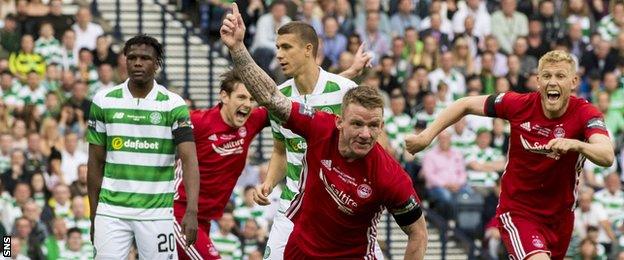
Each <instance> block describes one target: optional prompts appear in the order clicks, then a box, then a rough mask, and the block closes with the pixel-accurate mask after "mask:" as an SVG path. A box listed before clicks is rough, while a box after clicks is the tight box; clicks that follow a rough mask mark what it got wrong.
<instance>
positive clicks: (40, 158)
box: [24, 132, 48, 181]
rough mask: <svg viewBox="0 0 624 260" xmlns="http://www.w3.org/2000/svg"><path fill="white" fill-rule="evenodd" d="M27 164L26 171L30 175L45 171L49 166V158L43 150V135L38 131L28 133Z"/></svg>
mask: <svg viewBox="0 0 624 260" xmlns="http://www.w3.org/2000/svg"><path fill="white" fill-rule="evenodd" d="M25 158H26V164H25V169H24V170H25V173H26V174H27V175H28V176H29V177H28V180H29V181H30V176H32V174H34V173H36V172H45V171H46V168H47V161H48V158H47V157H45V156H44V155H43V153H42V152H41V136H40V135H39V133H37V132H30V133H29V134H28V146H27V147H26V153H25Z"/></svg>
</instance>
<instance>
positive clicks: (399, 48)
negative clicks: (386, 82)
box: [391, 36, 413, 84]
mask: <svg viewBox="0 0 624 260" xmlns="http://www.w3.org/2000/svg"><path fill="white" fill-rule="evenodd" d="M404 50H405V40H403V38H401V37H398V36H397V37H394V39H392V56H391V57H392V59H393V60H394V64H395V65H394V68H392V70H393V72H394V75H395V76H396V78H397V81H398V83H399V84H403V83H404V82H405V79H407V78H409V77H410V76H411V75H410V74H411V72H412V67H413V66H412V64H411V62H409V61H408V60H409V59H408V56H407V55H406V53H405V52H404Z"/></svg>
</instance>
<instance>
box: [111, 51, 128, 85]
mask: <svg viewBox="0 0 624 260" xmlns="http://www.w3.org/2000/svg"><path fill="white" fill-rule="evenodd" d="M113 78H114V80H113V81H114V82H117V83H119V82H124V81H126V79H128V69H127V68H126V56H125V55H124V54H123V53H120V54H119V56H117V68H115V76H114V77H113Z"/></svg>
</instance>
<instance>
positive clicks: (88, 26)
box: [72, 7, 104, 50]
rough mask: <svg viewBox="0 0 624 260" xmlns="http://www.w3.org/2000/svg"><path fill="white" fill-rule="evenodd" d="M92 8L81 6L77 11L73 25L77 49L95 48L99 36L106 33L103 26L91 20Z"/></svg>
mask: <svg viewBox="0 0 624 260" xmlns="http://www.w3.org/2000/svg"><path fill="white" fill-rule="evenodd" d="M91 20H92V17H91V10H89V8H88V7H80V8H79V9H78V12H77V13H76V23H75V24H74V25H72V30H74V32H76V46H74V48H75V49H76V50H80V49H82V48H87V49H89V50H94V49H95V42H96V40H97V37H98V36H100V35H102V34H104V30H103V29H102V26H100V25H99V24H96V23H93V22H91Z"/></svg>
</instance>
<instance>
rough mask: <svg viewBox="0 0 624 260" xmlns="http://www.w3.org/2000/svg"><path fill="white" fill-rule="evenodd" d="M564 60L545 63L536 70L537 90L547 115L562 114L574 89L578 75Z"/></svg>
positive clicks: (555, 115)
mask: <svg viewBox="0 0 624 260" xmlns="http://www.w3.org/2000/svg"><path fill="white" fill-rule="evenodd" d="M570 66H571V65H570V64H568V63H566V62H556V63H546V64H544V65H543V66H542V69H541V70H540V71H539V72H538V75H537V82H538V91H539V93H540V94H541V96H542V108H543V110H544V112H545V114H546V115H547V116H550V117H559V116H561V115H563V113H564V112H565V111H566V108H567V106H568V101H569V100H570V94H571V93H572V91H573V90H574V89H576V84H577V83H578V77H577V76H576V74H575V73H574V70H573V69H572V68H571V67H570Z"/></svg>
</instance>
